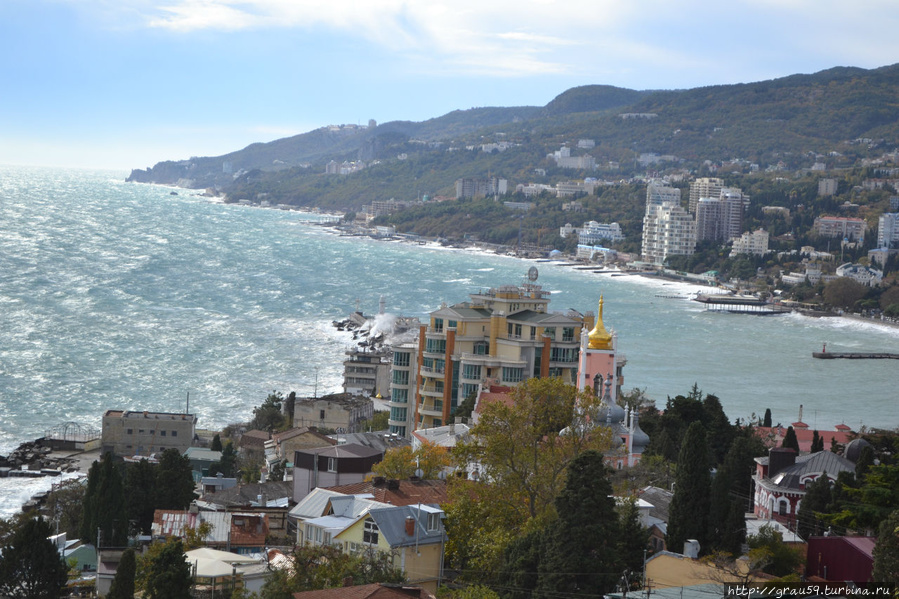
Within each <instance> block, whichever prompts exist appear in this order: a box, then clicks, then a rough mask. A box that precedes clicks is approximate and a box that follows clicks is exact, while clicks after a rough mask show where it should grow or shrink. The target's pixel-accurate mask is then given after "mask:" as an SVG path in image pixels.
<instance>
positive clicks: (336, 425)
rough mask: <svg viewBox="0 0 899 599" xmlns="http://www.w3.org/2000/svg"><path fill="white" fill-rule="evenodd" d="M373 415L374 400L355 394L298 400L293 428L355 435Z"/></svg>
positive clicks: (339, 394)
mask: <svg viewBox="0 0 899 599" xmlns="http://www.w3.org/2000/svg"><path fill="white" fill-rule="evenodd" d="M374 411H375V410H374V404H373V403H372V401H371V398H369V397H364V396H362V395H354V394H352V393H335V394H332V395H325V396H324V397H319V398H314V397H313V398H306V399H297V402H296V405H295V406H294V412H293V425H294V426H295V427H303V426H310V427H315V428H318V429H330V430H335V431H338V432H344V433H354V432H356V429H357V428H358V426H359V424H360V423H361V422H362V421H363V420H371V418H372V416H373V415H374Z"/></svg>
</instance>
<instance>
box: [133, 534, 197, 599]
mask: <svg viewBox="0 0 899 599" xmlns="http://www.w3.org/2000/svg"><path fill="white" fill-rule="evenodd" d="M145 557H147V560H146V562H145V563H144V564H143V567H144V581H143V582H144V584H143V589H142V590H143V591H144V597H146V598H147V599H190V596H191V595H190V588H191V584H192V580H191V576H190V566H189V565H188V563H187V561H185V559H184V547H183V546H182V545H181V539H177V538H172V539H169V540H168V541H166V542H165V544H163V545H161V546H160V549H159V550H158V551H156V552H155V553H154V554H148V556H145Z"/></svg>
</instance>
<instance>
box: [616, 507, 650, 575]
mask: <svg viewBox="0 0 899 599" xmlns="http://www.w3.org/2000/svg"><path fill="white" fill-rule="evenodd" d="M618 530H619V533H618V555H619V565H620V567H621V568H624V569H626V570H629V571H630V572H639V571H640V570H641V569H642V568H643V556H644V551H645V550H646V547H647V545H648V544H649V530H648V529H647V528H646V527H645V526H643V524H642V523H641V522H640V510H639V509H638V508H637V502H636V501H634V499H633V498H628V499H625V500H624V501H622V502H621V503H619V504H618Z"/></svg>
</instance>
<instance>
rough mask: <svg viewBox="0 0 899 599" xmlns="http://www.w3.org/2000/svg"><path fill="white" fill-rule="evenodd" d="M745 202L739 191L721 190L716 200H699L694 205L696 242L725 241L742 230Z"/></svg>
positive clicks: (736, 235)
mask: <svg viewBox="0 0 899 599" xmlns="http://www.w3.org/2000/svg"><path fill="white" fill-rule="evenodd" d="M745 206H746V200H745V199H744V196H743V193H742V192H741V191H740V190H739V189H732V188H722V189H721V193H720V195H719V196H718V197H717V198H700V199H699V201H698V202H697V203H696V209H695V214H696V240H697V241H705V240H717V241H727V240H729V239H733V238H734V237H739V236H740V233H741V232H742V230H743V212H744V210H745Z"/></svg>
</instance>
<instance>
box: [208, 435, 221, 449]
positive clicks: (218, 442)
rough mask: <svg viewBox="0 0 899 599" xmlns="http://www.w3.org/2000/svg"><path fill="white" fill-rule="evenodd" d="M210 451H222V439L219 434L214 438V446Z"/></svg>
mask: <svg viewBox="0 0 899 599" xmlns="http://www.w3.org/2000/svg"><path fill="white" fill-rule="evenodd" d="M209 449H210V451H221V450H222V437H221V435H219V434H218V433H216V434H215V436H214V437H213V438H212V444H211V445H210V446H209Z"/></svg>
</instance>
